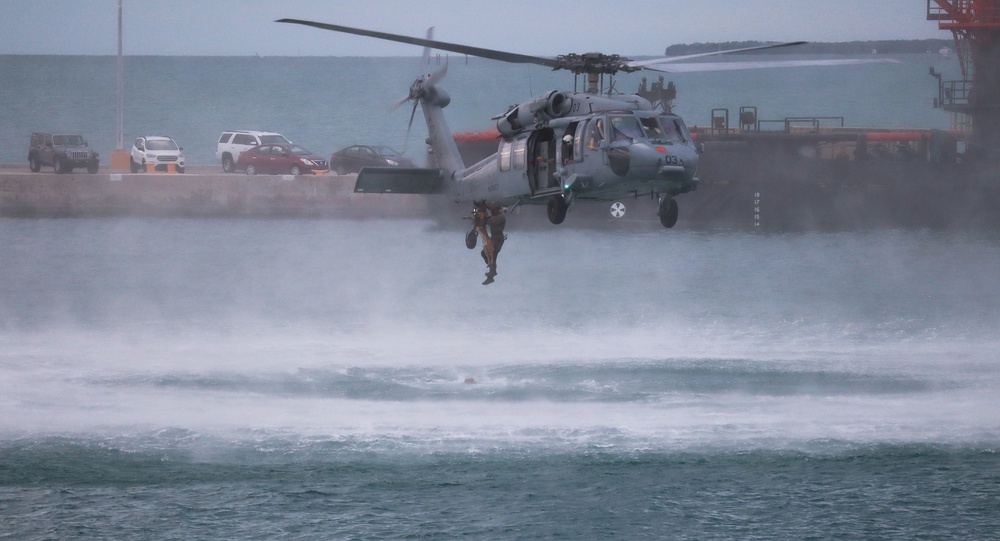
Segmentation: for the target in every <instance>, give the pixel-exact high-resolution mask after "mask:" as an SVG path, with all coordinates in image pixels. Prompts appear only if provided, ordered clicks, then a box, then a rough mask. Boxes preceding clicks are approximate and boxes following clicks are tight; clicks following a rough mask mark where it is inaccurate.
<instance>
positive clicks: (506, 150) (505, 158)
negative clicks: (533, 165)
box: [497, 141, 513, 171]
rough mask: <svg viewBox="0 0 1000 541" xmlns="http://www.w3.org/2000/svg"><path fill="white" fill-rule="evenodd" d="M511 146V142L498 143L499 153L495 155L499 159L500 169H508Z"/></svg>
mask: <svg viewBox="0 0 1000 541" xmlns="http://www.w3.org/2000/svg"><path fill="white" fill-rule="evenodd" d="M512 148H513V145H512V144H511V143H508V142H507V141H504V142H503V143H500V152H499V155H498V156H497V159H499V160H500V170H501V171H510V155H511V149H512Z"/></svg>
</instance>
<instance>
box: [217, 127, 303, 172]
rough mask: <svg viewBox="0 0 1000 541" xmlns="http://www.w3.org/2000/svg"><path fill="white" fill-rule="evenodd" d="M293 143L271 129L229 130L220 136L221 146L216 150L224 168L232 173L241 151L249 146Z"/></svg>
mask: <svg viewBox="0 0 1000 541" xmlns="http://www.w3.org/2000/svg"><path fill="white" fill-rule="evenodd" d="M289 143H291V141H289V140H288V139H286V138H285V136H284V135H281V134H280V133H275V132H269V131H249V130H228V131H224V132H222V136H221V137H219V146H218V147H217V148H216V150H215V159H217V160H219V161H221V162H222V170H223V171H225V172H227V173H232V172H233V171H235V170H236V160H237V159H238V158H239V157H240V153H241V152H243V151H244V150H246V149H248V148H253V147H256V146H260V145H264V144H282V145H287V144H289Z"/></svg>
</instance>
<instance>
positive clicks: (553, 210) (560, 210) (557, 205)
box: [547, 195, 569, 225]
mask: <svg viewBox="0 0 1000 541" xmlns="http://www.w3.org/2000/svg"><path fill="white" fill-rule="evenodd" d="M568 208H569V206H568V205H567V204H566V200H565V199H563V196H561V195H553V196H552V197H550V198H549V204H548V209H547V210H548V214H549V221H550V222H552V223H554V224H556V225H559V224H561V223H563V220H565V219H566V210H567V209H568Z"/></svg>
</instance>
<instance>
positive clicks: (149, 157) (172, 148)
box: [128, 135, 184, 173]
mask: <svg viewBox="0 0 1000 541" xmlns="http://www.w3.org/2000/svg"><path fill="white" fill-rule="evenodd" d="M182 150H184V149H183V148H181V147H179V146H177V143H176V142H174V140H173V139H171V138H169V137H163V136H160V135H144V136H142V137H138V138H136V140H135V143H133V144H132V150H131V152H129V157H128V165H129V169H131V170H132V172H133V173H138V172H140V171H145V170H146V164H148V163H151V164H153V168H154V170H156V171H167V165H168V164H171V163H172V164H174V167H175V168H176V169H177V172H178V173H183V172H184V153H183V152H181V151H182Z"/></svg>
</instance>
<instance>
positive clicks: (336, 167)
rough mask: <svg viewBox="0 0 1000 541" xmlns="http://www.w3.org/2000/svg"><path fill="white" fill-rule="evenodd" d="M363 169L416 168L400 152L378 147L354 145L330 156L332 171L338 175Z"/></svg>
mask: <svg viewBox="0 0 1000 541" xmlns="http://www.w3.org/2000/svg"><path fill="white" fill-rule="evenodd" d="M362 167H414V165H413V161H411V160H410V159H409V158H407V157H406V156H403V155H402V154H400V153H399V152H396V151H395V150H393V149H391V148H389V147H386V146H378V145H354V146H349V147H347V148H342V149H340V150H338V151H337V152H334V153H333V154H332V155H331V156H330V170H331V171H336V173H337V174H338V175H346V174H347V173H357V172H358V171H360V170H361V168H362Z"/></svg>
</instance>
